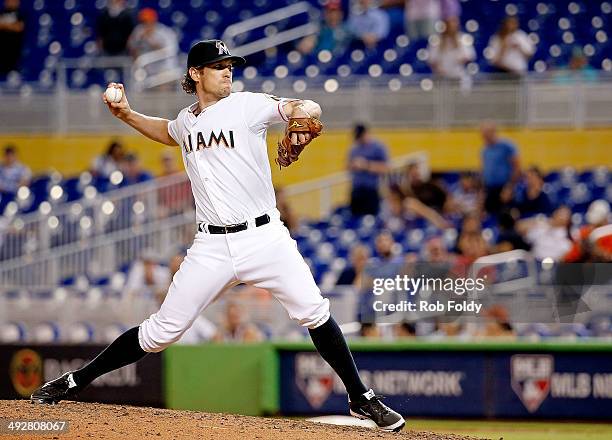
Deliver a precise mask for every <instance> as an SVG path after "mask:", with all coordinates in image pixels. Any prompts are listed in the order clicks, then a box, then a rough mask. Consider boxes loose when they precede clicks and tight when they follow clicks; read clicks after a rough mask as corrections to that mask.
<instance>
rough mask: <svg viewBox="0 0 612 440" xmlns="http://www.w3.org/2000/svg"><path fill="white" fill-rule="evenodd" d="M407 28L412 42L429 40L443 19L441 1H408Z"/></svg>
mask: <svg viewBox="0 0 612 440" xmlns="http://www.w3.org/2000/svg"><path fill="white" fill-rule="evenodd" d="M405 10H406V28H407V33H408V36H409V37H410V39H411V40H415V41H416V40H420V39H425V38H429V36H430V35H432V34H433V33H435V31H436V27H435V25H436V22H437V21H438V20H440V18H441V12H442V11H441V8H440V0H406V9H405Z"/></svg>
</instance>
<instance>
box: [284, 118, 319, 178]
mask: <svg viewBox="0 0 612 440" xmlns="http://www.w3.org/2000/svg"><path fill="white" fill-rule="evenodd" d="M322 130H323V124H322V123H321V121H319V120H318V119H317V118H290V119H289V122H288V123H287V129H286V130H285V137H284V138H283V139H281V140H280V141H279V142H278V157H277V158H276V159H275V162H276V163H277V164H278V165H279V166H280V167H281V168H282V167H288V166H289V165H291V164H292V163H293V162H295V161H297V160H298V157H299V156H300V153H301V152H302V151H303V150H304V147H306V145H308V144H309V143H310V142H311V141H312V140H313V139H314V138H316V137H317V136H319V135H320V134H321V131H322ZM293 133H296V134H299V133H302V134H306V133H308V134H310V137H309V138H307V140H306V141H305V142H304V143H301V144H300V143H298V144H293V143H292V142H291V135H292V134H293Z"/></svg>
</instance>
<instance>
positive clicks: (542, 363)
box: [510, 354, 554, 413]
mask: <svg viewBox="0 0 612 440" xmlns="http://www.w3.org/2000/svg"><path fill="white" fill-rule="evenodd" d="M553 370H554V359H553V357H552V356H550V355H520V354H519V355H514V356H512V358H511V359H510V372H511V380H512V389H513V390H514V392H515V393H516V395H517V396H518V397H519V399H521V402H523V405H525V408H527V411H529V412H530V413H533V412H535V411H537V409H538V408H539V407H540V405H541V404H542V402H544V400H545V399H546V397H548V393H549V391H550V378H551V376H552V374H553Z"/></svg>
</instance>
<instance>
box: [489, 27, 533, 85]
mask: <svg viewBox="0 0 612 440" xmlns="http://www.w3.org/2000/svg"><path fill="white" fill-rule="evenodd" d="M487 49H488V52H489V56H488V58H489V60H490V62H491V65H492V66H493V67H494V68H495V69H496V70H497V72H500V73H506V74H510V75H512V76H513V77H519V76H522V75H524V74H525V73H526V72H527V67H528V64H527V63H528V62H529V58H531V57H532V56H533V54H534V53H535V47H534V45H533V42H532V41H531V39H530V38H529V36H528V35H527V34H526V33H525V32H524V31H522V30H521V29H519V22H518V19H517V18H516V17H514V16H510V17H506V18H504V19H503V20H502V22H501V25H500V27H499V30H498V31H497V32H496V33H495V35H493V36H492V37H491V39H490V40H489V46H488V48H487Z"/></svg>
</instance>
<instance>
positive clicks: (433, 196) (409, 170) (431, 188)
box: [400, 163, 447, 213]
mask: <svg viewBox="0 0 612 440" xmlns="http://www.w3.org/2000/svg"><path fill="white" fill-rule="evenodd" d="M400 185H401V186H400V187H401V190H402V192H403V193H404V196H405V197H413V198H416V199H418V200H419V201H420V202H421V203H423V204H424V205H425V206H427V207H429V208H431V209H435V210H436V211H437V212H439V213H442V212H443V211H444V206H445V204H446V200H447V195H446V191H445V190H444V188H442V186H440V185H439V184H438V183H436V182H434V181H433V180H432V179H431V178H428V179H424V178H423V175H422V173H421V170H420V168H419V165H418V164H416V163H411V164H409V165H408V166H407V167H406V168H405V170H404V175H403V176H402V182H401V184H400Z"/></svg>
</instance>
